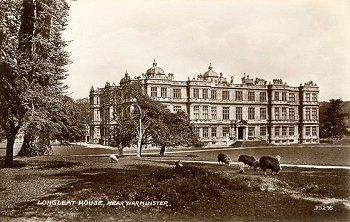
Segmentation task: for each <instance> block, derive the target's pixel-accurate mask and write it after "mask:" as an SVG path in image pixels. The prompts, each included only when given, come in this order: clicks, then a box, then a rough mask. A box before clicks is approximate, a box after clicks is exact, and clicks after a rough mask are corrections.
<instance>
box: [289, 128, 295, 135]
mask: <svg viewBox="0 0 350 222" xmlns="http://www.w3.org/2000/svg"><path fill="white" fill-rule="evenodd" d="M289 136H294V126H290V127H289Z"/></svg>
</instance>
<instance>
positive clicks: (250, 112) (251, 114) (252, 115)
mask: <svg viewBox="0 0 350 222" xmlns="http://www.w3.org/2000/svg"><path fill="white" fill-rule="evenodd" d="M248 119H249V120H253V119H255V108H254V107H249V108H248Z"/></svg>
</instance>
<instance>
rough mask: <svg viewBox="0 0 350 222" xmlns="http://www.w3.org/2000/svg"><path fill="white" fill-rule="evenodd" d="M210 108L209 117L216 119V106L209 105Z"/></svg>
mask: <svg viewBox="0 0 350 222" xmlns="http://www.w3.org/2000/svg"><path fill="white" fill-rule="evenodd" d="M210 110H211V119H217V111H216V106H212V107H210Z"/></svg>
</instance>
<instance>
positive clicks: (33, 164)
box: [0, 159, 81, 170]
mask: <svg viewBox="0 0 350 222" xmlns="http://www.w3.org/2000/svg"><path fill="white" fill-rule="evenodd" d="M4 164H5V160H4V159H0V170H1V169H3V168H6V167H4ZM79 165H81V164H80V163H77V162H69V161H57V160H47V161H43V160H40V161H39V160H14V161H13V166H12V167H11V168H14V169H20V168H33V169H40V170H46V169H59V168H71V167H75V166H79Z"/></svg>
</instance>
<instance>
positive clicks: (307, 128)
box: [305, 126, 310, 136]
mask: <svg viewBox="0 0 350 222" xmlns="http://www.w3.org/2000/svg"><path fill="white" fill-rule="evenodd" d="M305 135H306V136H310V126H307V127H306V128H305Z"/></svg>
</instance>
